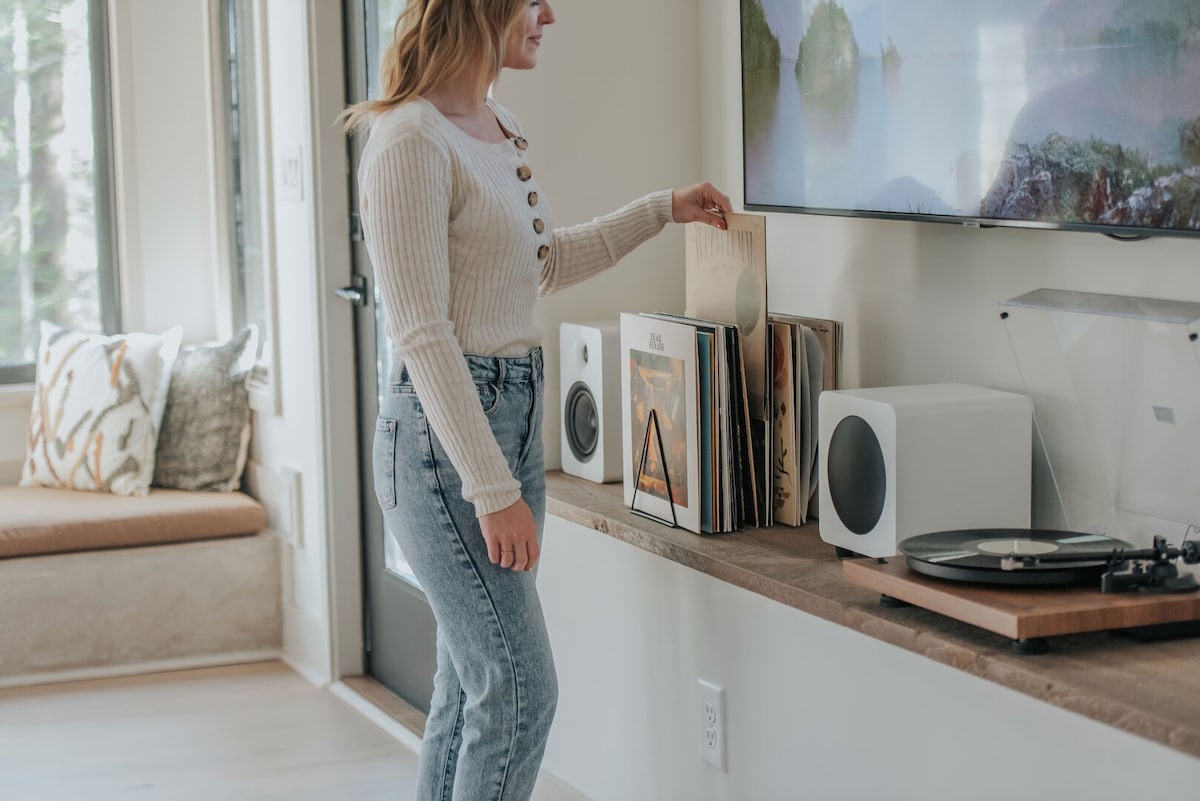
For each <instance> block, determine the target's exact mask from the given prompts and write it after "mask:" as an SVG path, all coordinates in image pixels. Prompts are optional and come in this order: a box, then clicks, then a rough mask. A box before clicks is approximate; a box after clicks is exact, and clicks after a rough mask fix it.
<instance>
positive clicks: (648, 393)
mask: <svg viewBox="0 0 1200 801" xmlns="http://www.w3.org/2000/svg"><path fill="white" fill-rule="evenodd" d="M629 378H630V393H629V407H630V412H631V415H632V423H633V424H632V425H631V426H630V431H629V435H630V438H631V442H630V444H631V445H632V446H633V448H632V453H633V464H632V465H631V467H632V469H633V475H638V469H639V467H640V468H641V476H640V478H639V480H638V485H637V489H638V492H647V493H650V494H651V495H653V496H654V497H656V498H661V499H663V500H664V501H668V500H669V501H671V502H673V503H675V504H676V505H679V506H688V505H689V504H688V489H689V488H688V481H687V463H688V453H687V438H686V436H685V435H684V422H683V421H684V418H685V415H684V404H685V403H686V398H685V396H684V388H685V386H686V384H685V383H684V363H683V360H681V359H673V358H671V357H669V356H660V355H658V354H654V353H647V352H645V351H638V350H631V351H630V353H629ZM651 409H653V410H655V415H654V418H655V422H656V423H657V429H658V430H657V431H655V430H654V428H653V427H651V428H650V429H649V434H650V436H649V443H648V444H647V443H646V433H647V426H649V423H650V410H651ZM660 438H661V440H662V448H663V451H664V452H665V462H666V472H665V473H664V471H663V462H664V456H663V454H661V453H660V452H659V449H658V442H659V439H660ZM643 447H645V449H646V461H645V464H644V465H643V464H642V450H643ZM664 476H666V479H669V480H670V482H671V491H670V495H668V494H667V481H666V479H665V478H664Z"/></svg>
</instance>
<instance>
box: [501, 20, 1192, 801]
mask: <svg viewBox="0 0 1200 801" xmlns="http://www.w3.org/2000/svg"><path fill="white" fill-rule="evenodd" d="M555 8H556V10H557V11H558V16H559V22H558V24H556V25H555V26H553V27H551V28H550V29H549V30H548V31H547V34H546V37H545V39H544V40H543V46H542V54H541V59H542V61H541V64H540V66H539V67H538V69H537V70H536V71H535V72H533V73H531V74H529V75H521V76H510V77H507V78H505V80H504V82H503V83H502V84H501V86H500V87H499V88H498V90H497V95H498V97H499V98H500V99H501V101H502V102H505V103H507V104H508V105H509V106H510V107H511V108H512V109H513V110H514V111H515V112H516V113H517V114H518V115H520V117H521V118H522V121H523V122H524V124H525V125H526V127H527V128H529V129H530V137H531V142H532V143H533V145H534V146H535V147H536V148H537V156H536V158H537V161H536V163H535V165H534V166H535V169H538V170H539V179H540V180H543V181H545V182H546V186H547V193H548V194H549V195H550V196H551V199H552V200H553V201H554V203H555V207H556V209H557V210H558V211H559V218H560V221H563V220H567V219H577V218H579V217H581V216H584V215H587V214H591V213H595V212H598V211H601V210H603V209H604V208H605V207H608V206H611V205H614V204H615V203H617V202H619V201H620V199H621V198H623V197H624V196H627V195H631V194H634V193H637V192H639V191H642V190H643V189H644V188H649V187H645V186H643V184H645V183H648V182H649V181H650V180H651V179H654V180H655V181H656V182H660V183H661V182H663V181H665V182H666V183H667V184H674V185H679V184H684V183H690V182H692V181H694V180H698V179H700V178H701V177H703V178H708V179H711V180H713V181H714V182H715V183H717V184H718V185H719V186H720V187H721V188H722V189H724V190H725V191H726V192H727V193H728V194H729V195H730V196H731V197H732V198H733V199H734V203H735V207H738V208H740V203H741V201H742V196H741V191H742V189H741V183H742V179H741V100H740V78H739V54H738V29H739V28H738V4H737V3H735V2H731V0H699V2H696V3H691V2H664V3H653V4H647V3H638V2H634V1H633V0H611V1H610V2H608V3H603V4H597V3H588V2H585V0H559V2H557V3H555ZM693 31H694V32H695V34H693ZM693 35H695V36H696V38H695V39H693V38H692V37H693ZM697 115H698V116H697ZM535 135H537V136H538V139H537V140H536V141H535V140H534V139H533V137H534V136H535ZM564 139H565V140H566V141H563V140H564ZM543 140H545V141H543ZM696 149H698V152H699V162H698V164H699V168H698V169H697V167H696V162H694V161H693V158H694V153H695V152H696ZM602 200H606V201H608V202H607V203H604V202H601V201H602ZM568 209H569V210H578V214H565V213H563V211H564V210H568ZM662 240H666V242H667V243H668V245H669V246H670V248H671V249H670V250H664V252H663V253H662V256H661V257H660V256H659V255H658V254H657V253H656V254H655V256H654V257H652V258H651V257H648V255H647V254H648V252H649V251H648V247H650V246H647V248H643V249H642V250H641V251H639V252H638V253H637V254H635V255H634V256H632V257H630V258H629V259H627V260H626V263H624V264H622V265H621V266H620V267H618V268H617V269H616V270H614V271H613V272H612V273H610V274H608V275H606V276H604V277H603V278H602V279H600V280H594V281H591V282H589V283H587V284H585V285H583V286H582V287H578V288H576V289H573V290H570V291H569V292H568V293H566V295H564V297H563V298H562V299H557V298H556V299H553V300H551V301H550V302H546V303H544V305H543V306H542V309H541V315H542V317H541V319H542V322H543V325H544V326H545V330H546V333H547V340H548V344H552V343H553V341H554V338H555V334H556V331H557V323H558V322H559V321H560V320H563V319H572V320H581V319H590V318H591V317H592V316H593V313H594V312H598V311H599V312H603V313H604V315H605V316H610V317H615V315H616V313H617V312H619V311H621V310H627V311H635V310H648V309H654V308H660V309H666V310H671V309H676V310H677V309H678V308H680V307H681V306H682V277H681V276H682V246H681V245H679V244H678V243H679V242H681V239H680V237H679V233H678V230H677V229H675V230H668V232H666V233H665V234H664V235H663V236H661V237H659V240H656V242H655V243H653V246H655V247H658V246H661V241H662ZM767 242H768V254H767V255H768V278H769V307H770V309H771V310H772V311H776V312H783V313H796V314H812V315H820V316H829V317H836V318H839V319H841V320H843V321H844V322H845V325H846V329H845V333H846V343H847V350H846V354H845V376H846V384H847V385H848V386H879V385H886V384H904V383H922V382H930V381H963V382H968V383H977V384H982V385H988V386H995V387H1000V388H1008V389H1019V384H1018V379H1017V376H1016V373H1015V367H1014V366H1013V364H1012V356H1011V351H1010V350H1009V348H1008V345H1007V343H1006V341H1005V339H1004V333H1003V330H1002V329H1001V327H1000V326H1001V324H1000V321H999V316H998V309H997V303H998V302H999V301H1001V300H1004V299H1006V298H1009V297H1013V296H1015V295H1018V294H1021V293H1023V292H1026V291H1029V290H1031V289H1035V288H1038V287H1042V286H1046V287H1056V288H1065V289H1078V290H1086V291H1097V292H1114V293H1124V294H1142V295H1148V296H1157V297H1165V298H1180V299H1190V300H1200V242H1197V241H1195V240H1180V239H1165V238H1164V239H1152V240H1150V241H1146V242H1141V243H1120V242H1115V241H1112V240H1109V239H1106V238H1104V237H1101V236H1098V235H1086V234H1074V233H1062V232H1037V231H1021V230H990V231H983V230H966V229H960V228H956V227H951V226H946V225H935V224H929V223H919V224H914V223H902V222H885V221H870V220H851V219H844V218H832V217H815V216H800V215H783V214H770V215H768V220H767ZM664 259H666V260H667V261H665V262H664V261H663V260H664ZM648 273H649V274H654V275H656V276H657V275H659V274H661V276H662V281H663V284H662V286H661V288H660V289H659V290H658V291H656V292H655V293H654V294H651V293H648V292H645V291H643V289H642V286H643V285H642V283H641V282H642V281H643V280H644V278H645V277H646V275H647V274H648ZM568 298H569V300H568ZM547 364H548V370H547V373H548V381H547V398H548V403H547V417H546V426H547V428H546V436H545V441H546V445H547V455H548V461H550V462H556V461H557V455H558V448H559V441H560V437H559V434H558V425H559V422H558V416H557V404H558V402H559V399H558V397H557V394H558V393H557V387H558V384H557V377H556V376H557V369H556V367H555V364H556V362H555V359H554V357H553V355H552V353H551V348H547ZM551 410H553V411H551ZM552 417H553V419H552ZM539 586H540V588H541V591H542V596H543V604H544V606H545V608H546V610H547V618H548V623H549V625H550V630H551V637H552V641H553V644H554V648H555V653H556V658H557V660H558V663H559V678H560V684H561V688H562V695H561V704H560V714H559V717H558V720H557V721H556V723H555V727H554V730H553V733H552V735H551V742H550V746H549V749H548V752H547V761H546V764H547V767H548V768H549V769H550V770H551V771H552V772H554V773H556V774H557V775H559V776H560V777H561V778H563V779H564V780H566V781H567V782H568V783H571V784H574V785H576V786H577V787H579V788H580V789H581V790H583V791H585V792H587V793H588V794H589V795H591V796H592V797H594V798H595V799H597V801H606V800H607V799H621V801H627V800H629V801H632V800H633V799H640V798H646V799H659V798H697V799H702V798H712V799H731V800H732V799H738V800H739V801H741V800H744V799H753V801H769V800H771V799H785V798H789V799H790V798H800V797H807V798H869V797H878V798H889V799H890V798H916V797H922V798H928V799H938V798H947V799H948V798H960V797H972V798H975V797H979V798H988V797H997V798H999V797H1007V796H1009V795H1011V791H1012V786H1013V785H1012V783H1011V781H1010V780H1009V778H1007V777H1002V776H999V775H998V774H997V770H996V767H995V766H996V765H1013V766H1019V767H1018V768H1016V770H1017V772H1018V774H1019V777H1020V778H1019V779H1013V780H1015V781H1019V782H1020V787H1021V794H1022V795H1023V796H1028V797H1030V798H1074V797H1084V796H1088V797H1097V798H1118V797H1122V796H1123V795H1125V794H1128V793H1130V792H1134V791H1135V790H1136V789H1137V787H1141V786H1142V784H1141V783H1138V784H1137V787H1135V785H1134V781H1135V780H1134V779H1132V778H1130V777H1128V776H1123V775H1121V771H1116V772H1115V773H1116V774H1117V775H1110V774H1111V773H1113V772H1105V776H1104V777H1103V778H1092V776H1091V775H1089V772H1090V771H1091V772H1094V769H1095V767H1096V766H1098V765H1105V764H1138V765H1142V764H1146V765H1149V764H1153V765H1155V766H1157V767H1156V768H1155V769H1154V770H1162V771H1164V772H1165V773H1166V774H1168V775H1170V776H1172V777H1174V778H1175V779H1177V780H1179V781H1187V782H1190V784H1191V785H1195V784H1196V782H1197V781H1200V763H1197V761H1196V760H1194V759H1193V758H1191V757H1187V756H1184V755H1182V754H1179V753H1177V752H1173V751H1169V750H1167V749H1165V748H1161V747H1159V746H1156V745H1153V744H1150V743H1147V742H1144V741H1141V740H1139V739H1137V738H1134V737H1132V736H1130V735H1126V734H1123V733H1121V732H1118V731H1115V730H1113V729H1111V728H1109V727H1105V726H1103V725H1101V724H1098V723H1095V722H1092V721H1089V720H1086V719H1084V718H1081V717H1078V716H1075V715H1072V714H1069V713H1067V712H1064V711H1062V710H1059V709H1056V708H1054V707H1051V706H1049V705H1046V704H1044V703H1041V702H1038V701H1035V700H1033V699H1029V698H1027V697H1024V696H1021V695H1019V694H1016V693H1013V692H1010V691H1008V690H1005V689H1003V688H999V687H996V686H994V685H991V684H989V683H987V682H984V681H982V680H978V679H975V678H973V677H969V676H966V675H964V674H961V673H959V672H956V671H954V670H952V669H950V668H947V667H945V666H942V665H939V664H936V663H934V662H931V661H929V660H925V659H922V658H920V657H917V656H914V655H912V654H909V653H907V652H905V651H902V650H900V649H897V648H893V647H890V646H887V645H883V644H881V643H877V642H875V641H872V640H869V639H868V638H865V637H862V636H861V635H857V634H854V633H852V632H849V631H845V630H842V629H840V628H838V627H836V626H833V625H832V624H828V623H826V622H824V621H820V620H818V619H815V618H812V617H810V616H807V615H804V614H802V613H800V612H797V611H795V610H792V609H787V608H784V607H781V606H779V605H777V604H773V603H771V602H768V601H766V600H764V599H762V598H759V597H757V596H754V595H752V594H750V593H746V592H744V591H741V590H737V589H734V588H731V587H729V586H727V585H723V584H721V583H720V582H717V581H714V580H712V579H709V578H706V577H703V576H700V575H699V574H696V573H694V572H691V571H688V570H686V569H684V568H682V567H678V566H676V565H672V564H668V563H665V562H663V560H661V559H659V558H657V557H653V556H650V555H648V554H645V553H643V552H641V551H639V550H637V549H635V548H633V547H632V546H629V545H625V544H622V543H618V542H613V541H611V540H609V539H607V538H606V537H604V536H603V535H600V534H595V533H589V532H586V531H583V530H581V529H578V528H577V527H575V526H573V525H572V524H569V523H567V522H565V521H562V520H559V519H557V518H551V519H550V521H549V522H548V525H547V534H546V546H545V556H544V561H543V565H542V568H541V572H540V574H539ZM701 676H703V677H705V678H710V679H714V680H716V681H717V682H718V683H721V684H723V685H724V686H725V687H726V688H727V690H728V693H729V700H728V703H729V720H730V725H731V730H730V733H729V760H730V763H729V768H730V773H729V774H728V775H722V774H717V773H714V772H712V770H711V769H710V768H708V767H706V766H705V765H703V764H702V763H701V762H700V761H699V757H698V755H697V749H696V747H695V739H696V737H697V736H698V733H697V732H696V715H697V714H698V712H697V711H696V705H697V698H696V695H695V687H696V680H697V678H698V677H701ZM985 736H986V737H987V738H989V740H988V741H989V743H991V745H990V746H989V747H988V748H987V749H986V750H984V749H983V748H981V746H980V743H981V742H982V740H983V738H984V737H985ZM935 767H936V768H937V770H936V771H935V770H934V768H935ZM1150 772H1151V773H1153V770H1152V771H1150ZM1141 773H1142V772H1141V771H1140V770H1139V771H1138V774H1139V775H1140V774H1141ZM988 777H994V778H995V780H992V779H989V778H988ZM1162 784H1163V788H1166V789H1161V788H1160V789H1147V790H1145V791H1144V792H1151V793H1159V794H1160V795H1161V797H1164V798H1166V797H1168V795H1167V794H1168V793H1169V792H1172V791H1177V790H1178V785H1176V786H1174V787H1172V782H1171V781H1169V780H1168V781H1165V782H1163V783H1162ZM1138 792H1142V791H1138ZM989 794H991V795H989Z"/></svg>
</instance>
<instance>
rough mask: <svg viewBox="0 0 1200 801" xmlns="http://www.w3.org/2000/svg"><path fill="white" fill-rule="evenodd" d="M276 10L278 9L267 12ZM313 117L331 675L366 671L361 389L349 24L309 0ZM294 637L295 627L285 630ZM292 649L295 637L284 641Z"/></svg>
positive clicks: (331, 6)
mask: <svg viewBox="0 0 1200 801" xmlns="http://www.w3.org/2000/svg"><path fill="white" fill-rule="evenodd" d="M268 13H270V12H269V11H268ZM307 16H308V44H309V62H308V84H309V87H310V93H309V103H310V107H309V124H310V126H311V130H310V136H311V140H310V141H311V142H312V143H313V157H314V158H313V163H314V176H313V184H314V185H313V204H312V210H313V219H312V227H313V230H314V231H315V232H316V237H317V253H318V258H317V279H318V282H317V287H316V311H317V315H318V318H319V321H320V330H322V331H324V332H325V336H324V337H322V338H321V345H320V350H319V353H318V354H316V358H317V359H318V361H319V375H320V376H321V377H322V380H321V386H320V387H318V388H317V391H318V392H319V394H320V399H321V403H320V408H321V409H322V424H321V430H320V431H319V432H317V434H318V436H320V438H321V444H322V447H321V451H322V453H323V454H324V457H325V458H324V459H322V462H323V464H322V465H321V467H322V470H321V473H322V478H323V481H322V486H321V487H319V488H313V489H315V490H317V491H320V492H322V493H323V495H324V504H323V506H324V511H325V519H324V520H323V521H321V522H322V524H323V525H322V527H321V528H322V529H323V530H324V531H325V532H326V538H327V540H326V543H325V546H326V549H327V550H326V553H327V555H328V561H327V573H326V576H325V580H326V582H327V583H326V587H325V596H326V604H327V606H326V610H327V614H328V618H327V619H328V621H329V627H328V629H327V631H328V634H329V658H330V664H329V666H328V667H329V677H330V678H331V679H332V680H333V681H338V680H339V679H341V678H342V677H343V676H360V675H362V673H363V647H364V638H363V604H362V590H363V577H362V549H361V547H360V542H359V540H360V527H361V523H360V518H361V514H360V509H359V497H360V496H359V448H358V426H359V421H358V396H357V391H354V392H347V391H346V388H347V387H354V386H356V384H355V372H356V366H355V322H354V307H353V306H352V305H351V304H350V303H348V302H347V301H346V300H344V299H342V298H340V297H338V295H337V294H335V292H336V290H337V289H339V288H341V287H344V286H346V285H347V284H348V283H349V282H350V276H351V270H352V259H351V248H350V237H349V228H348V222H349V219H350V211H349V208H350V207H349V202H350V199H349V184H348V175H347V172H348V166H347V163H348V156H347V142H346V137H345V136H343V135H342V133H341V128H340V126H339V125H338V124H337V122H336V120H337V117H338V115H339V114H340V113H341V112H342V109H343V108H344V107H345V98H346V75H345V64H344V61H345V48H346V41H345V32H344V30H343V22H342V4H341V3H329V2H324V1H323V0H308V1H307ZM285 638H286V634H285ZM285 648H286V641H285Z"/></svg>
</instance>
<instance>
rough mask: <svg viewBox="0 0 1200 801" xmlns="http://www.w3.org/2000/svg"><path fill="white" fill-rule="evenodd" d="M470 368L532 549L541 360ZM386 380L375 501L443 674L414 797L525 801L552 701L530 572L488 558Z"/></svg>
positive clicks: (476, 361) (420, 430)
mask: <svg viewBox="0 0 1200 801" xmlns="http://www.w3.org/2000/svg"><path fill="white" fill-rule="evenodd" d="M466 358H467V364H468V366H469V368H470V371H471V375H472V376H473V377H474V379H475V387H476V389H477V390H478V392H479V399H480V403H481V404H482V406H483V409H484V412H485V413H486V414H487V417H488V420H489V422H490V423H491V428H492V431H493V433H494V434H495V435H496V440H497V442H498V443H499V445H500V448H501V450H502V451H503V452H504V454H505V456H507V457H508V462H509V466H510V467H511V468H512V471H513V475H514V476H515V477H516V478H517V480H518V481H520V482H521V495H522V497H523V498H524V500H525V503H527V504H528V505H529V508H530V510H531V511H532V512H533V519H534V520H535V521H536V523H537V532H538V540H539V542H540V541H541V536H542V527H543V523H544V521H545V516H546V478H545V464H544V458H543V453H542V351H541V349H540V348H537V349H534V350H532V351H530V352H529V354H527V355H526V356H522V357H513V358H500V357H484V356H473V355H468V356H467V357H466ZM392 379H393V380H392V381H391V382H390V386H389V387H388V390H387V392H386V394H385V396H384V399H383V405H382V408H381V409H380V412H379V420H378V421H377V424H376V430H375V445H374V468H375V491H376V496H377V498H378V500H379V503H380V506H381V507H382V508H383V515H384V519H385V521H386V523H387V525H388V527H389V528H390V529H391V530H392V532H393V533H394V534H395V535H396V537H397V539H398V540H399V544H400V549H401V551H403V553H404V556H405V558H406V559H407V560H408V562H409V564H410V565H411V567H412V570H413V573H414V574H415V575H416V576H417V580H418V581H419V582H420V583H421V587H422V589H423V590H424V591H425V595H426V597H427V598H428V599H429V604H430V606H431V607H432V608H433V614H434V617H435V619H436V620H437V665H438V666H437V673H436V675H435V676H434V690H433V700H432V703H431V705H430V710H429V717H428V719H427V721H426V723H425V739H424V742H423V743H422V747H421V765H420V776H419V779H418V786H417V798H418V799H420V801H434V800H435V799H436V801H449V800H450V799H455V800H457V801H518V800H520V801H525V799H528V798H529V796H530V794H531V793H532V792H533V785H534V782H535V780H536V779H537V773H538V767H539V765H540V764H541V761H542V754H543V752H544V751H545V747H546V738H547V737H548V735H549V733H550V723H551V720H552V719H553V717H554V708H555V704H556V703H557V700H558V684H557V679H556V678H555V674H554V660H553V657H552V655H551V653H550V641H549V638H548V637H547V635H546V625H545V621H544V619H543V617H542V606H541V602H540V601H539V599H538V595H537V590H536V588H535V586H534V575H535V574H534V572H533V571H529V572H521V573H515V572H513V571H512V570H507V569H504V568H501V567H500V566H498V565H494V564H492V563H491V562H490V561H488V554H487V545H486V543H485V542H484V539H483V534H482V533H481V532H480V528H479V523H478V521H477V520H476V518H475V507H474V505H473V504H470V503H468V502H467V501H465V500H463V497H462V481H461V479H460V478H459V475H458V473H457V472H456V471H455V469H454V466H453V465H451V463H450V459H449V457H448V456H447V455H446V451H445V450H444V449H443V447H442V445H441V443H439V442H438V438H437V435H436V434H434V432H433V431H432V429H431V428H430V427H429V424H428V422H427V420H426V417H425V413H424V411H423V409H422V407H421V401H420V399H419V398H418V397H417V395H416V393H415V391H414V389H413V385H412V382H411V381H410V380H409V377H408V374H407V371H406V370H405V369H404V367H403V366H399V367H397V369H396V371H395V372H394V374H393V376H392ZM376 636H383V637H386V636H403V635H402V633H401V632H391V633H389V632H386V631H384V632H378V631H377V633H376Z"/></svg>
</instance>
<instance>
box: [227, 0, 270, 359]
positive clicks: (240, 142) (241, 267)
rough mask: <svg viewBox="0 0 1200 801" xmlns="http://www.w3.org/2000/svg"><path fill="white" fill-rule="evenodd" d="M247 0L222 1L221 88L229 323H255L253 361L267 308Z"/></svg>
mask: <svg viewBox="0 0 1200 801" xmlns="http://www.w3.org/2000/svg"><path fill="white" fill-rule="evenodd" d="M254 5H255V4H253V3H248V2H245V1H244V0H241V1H239V0H225V2H224V3H223V6H222V7H223V11H224V27H225V42H226V57H227V58H226V67H227V74H226V89H227V92H228V100H229V136H230V140H229V144H230V159H231V164H230V168H231V179H232V180H231V187H232V195H233V197H232V198H231V203H230V208H231V213H232V215H233V220H232V222H233V227H232V230H233V234H234V242H233V246H234V260H233V265H234V276H233V318H234V326H235V328H241V327H243V326H245V325H247V324H252V325H255V326H257V328H258V332H259V337H258V349H259V350H258V360H259V362H260V363H261V362H263V361H264V354H269V353H270V352H271V350H270V348H269V347H267V345H268V340H269V337H270V335H271V327H270V326H269V324H268V309H267V291H266V288H267V274H266V248H265V246H264V244H265V243H264V229H265V226H264V224H263V214H264V208H263V186H262V168H263V161H262V159H263V156H262V153H261V146H260V140H259V136H260V134H261V132H262V122H261V112H262V108H261V101H260V97H259V92H258V79H259V71H258V69H257V61H258V49H257V47H256V44H255V42H256V27H255V19H254Z"/></svg>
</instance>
